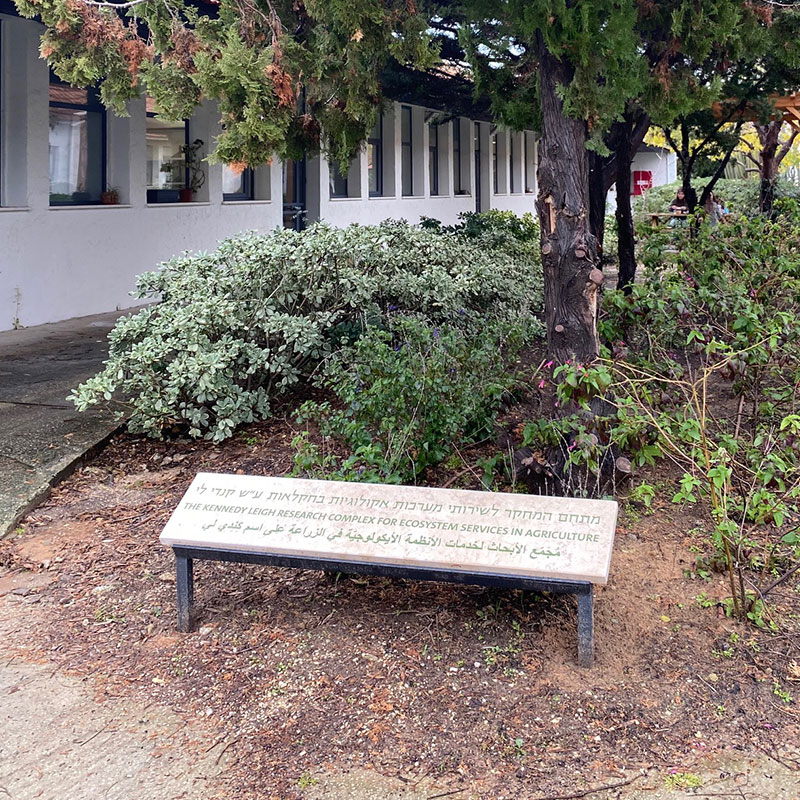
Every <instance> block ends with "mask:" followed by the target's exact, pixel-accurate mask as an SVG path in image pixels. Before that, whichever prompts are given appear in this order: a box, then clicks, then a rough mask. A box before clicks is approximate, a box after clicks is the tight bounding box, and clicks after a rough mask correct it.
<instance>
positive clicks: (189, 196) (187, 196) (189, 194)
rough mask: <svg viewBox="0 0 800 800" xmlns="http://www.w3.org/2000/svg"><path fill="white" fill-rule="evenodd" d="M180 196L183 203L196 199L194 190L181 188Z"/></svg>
mask: <svg viewBox="0 0 800 800" xmlns="http://www.w3.org/2000/svg"><path fill="white" fill-rule="evenodd" d="M178 196H179V197H180V200H181V203H191V202H192V200H194V190H193V189H181V190H180V193H179V195H178Z"/></svg>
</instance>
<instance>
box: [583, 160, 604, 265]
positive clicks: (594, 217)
mask: <svg viewBox="0 0 800 800" xmlns="http://www.w3.org/2000/svg"><path fill="white" fill-rule="evenodd" d="M586 155H587V157H588V159H589V230H590V231H591V233H592V236H594V238H595V239H597V254H598V257H599V262H600V263H601V264H602V262H603V258H602V256H603V239H604V234H605V225H606V195H607V194H608V187H607V186H606V185H605V179H604V170H605V166H606V162H607V161H608V160H609V159H608V157H606V156H601V155H599V154H598V153H595V152H594V150H588V151H587V153H586Z"/></svg>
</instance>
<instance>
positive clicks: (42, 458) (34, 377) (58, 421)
mask: <svg viewBox="0 0 800 800" xmlns="http://www.w3.org/2000/svg"><path fill="white" fill-rule="evenodd" d="M119 316H120V312H113V313H110V314H102V315H99V316H93V317H81V318H78V319H73V320H67V321H66V322H58V323H54V324H50V325H39V326H36V327H33V328H24V329H22V330H18V331H7V332H2V333H0V538H2V537H3V536H4V535H5V534H6V533H8V532H9V531H10V530H13V528H14V526H15V525H16V524H17V522H18V521H19V519H20V518H21V517H22V516H23V515H24V514H26V513H27V512H28V511H30V510H31V509H32V508H34V507H35V506H36V505H37V504H38V503H40V502H42V500H43V499H44V498H45V497H47V494H48V492H49V491H50V487H51V486H52V485H53V484H54V483H56V482H58V480H60V479H61V478H63V477H65V476H66V475H68V474H69V472H70V471H71V469H72V468H73V466H74V465H75V464H76V463H79V462H80V459H81V458H83V457H84V456H85V454H86V453H87V452H89V451H91V450H92V449H93V448H95V447H96V446H97V445H98V444H99V443H100V442H102V441H103V440H104V439H105V438H106V437H108V436H109V435H110V434H111V432H112V431H114V430H115V429H116V427H117V423H116V422H115V421H114V415H113V414H112V413H111V412H110V411H107V410H97V411H95V410H93V411H89V412H84V413H79V412H77V411H76V410H75V407H74V406H73V405H72V403H70V402H68V401H67V400H66V397H67V395H68V394H69V392H70V390H71V389H73V388H74V387H75V386H77V385H78V384H79V383H80V382H81V381H84V380H86V378H89V377H91V376H92V375H94V374H95V373H96V372H97V371H98V370H99V369H100V367H101V366H102V363H103V361H104V359H105V358H106V357H107V355H108V347H107V341H106V337H107V335H108V332H109V330H110V329H111V328H112V326H113V324H114V321H115V319H116V318H117V317H119Z"/></svg>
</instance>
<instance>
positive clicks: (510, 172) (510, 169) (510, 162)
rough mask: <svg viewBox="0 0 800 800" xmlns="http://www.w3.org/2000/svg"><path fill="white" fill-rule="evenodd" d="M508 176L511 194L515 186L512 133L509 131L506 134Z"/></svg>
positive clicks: (514, 190) (515, 188)
mask: <svg viewBox="0 0 800 800" xmlns="http://www.w3.org/2000/svg"><path fill="white" fill-rule="evenodd" d="M508 177H509V182H510V184H511V185H510V187H509V189H510V191H511V194H514V192H516V191H517V187H516V186H515V184H514V133H513V132H510V133H509V134H508Z"/></svg>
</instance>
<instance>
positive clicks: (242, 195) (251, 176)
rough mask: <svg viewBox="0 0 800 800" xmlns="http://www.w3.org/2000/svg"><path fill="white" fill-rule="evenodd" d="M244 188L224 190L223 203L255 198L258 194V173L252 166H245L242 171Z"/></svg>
mask: <svg viewBox="0 0 800 800" xmlns="http://www.w3.org/2000/svg"><path fill="white" fill-rule="evenodd" d="M241 175H242V189H243V191H241V192H223V193H222V202H223V203H236V202H243V201H244V202H246V201H248V200H254V199H255V196H256V192H255V186H256V173H255V170H254V169H253V168H252V167H245V168H244V169H243V170H242V172H241Z"/></svg>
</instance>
